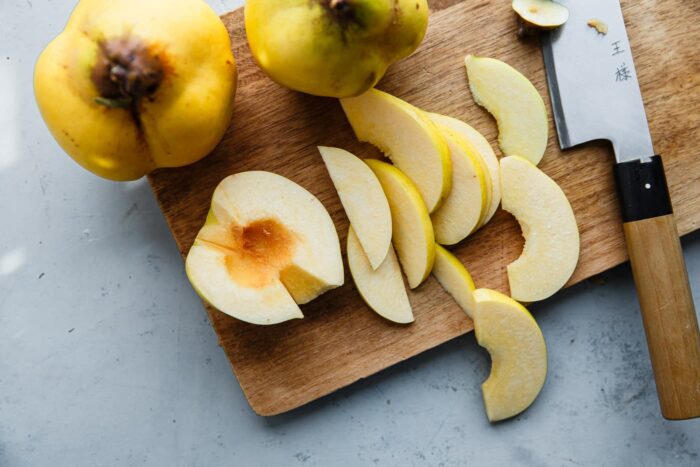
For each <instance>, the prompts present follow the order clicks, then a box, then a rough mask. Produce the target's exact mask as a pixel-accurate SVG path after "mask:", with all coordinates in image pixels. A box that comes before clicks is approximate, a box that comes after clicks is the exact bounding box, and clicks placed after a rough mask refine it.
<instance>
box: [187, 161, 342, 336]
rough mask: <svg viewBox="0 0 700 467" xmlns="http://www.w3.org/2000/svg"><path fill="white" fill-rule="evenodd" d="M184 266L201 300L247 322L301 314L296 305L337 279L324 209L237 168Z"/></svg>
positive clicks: (334, 244) (337, 258)
mask: <svg viewBox="0 0 700 467" xmlns="http://www.w3.org/2000/svg"><path fill="white" fill-rule="evenodd" d="M186 270H187V276H188V277H189V279H190V282H191V283H192V286H193V287H194V289H195V290H196V291H197V293H198V294H199V295H200V296H201V297H202V298H203V299H204V300H205V301H207V302H208V303H210V304H211V305H212V306H213V307H215V308H217V309H219V310H221V311H223V312H224V313H226V314H228V315H231V316H233V317H235V318H238V319H240V320H242V321H246V322H249V323H253V324H275V323H279V322H282V321H286V320H289V319H293V318H302V317H303V315H302V313H301V311H300V309H299V307H298V306H297V304H303V303H307V302H309V301H311V300H313V299H314V298H316V297H317V296H319V295H320V294H322V293H324V292H326V291H328V290H330V289H333V288H335V287H338V286H340V285H342V284H343V261H342V258H341V255H340V245H339V241H338V235H337V233H336V230H335V226H334V225H333V221H332V220H331V218H330V216H329V215H328V212H327V211H326V209H325V208H324V207H323V205H322V204H321V202H320V201H319V200H318V199H317V198H316V197H315V196H313V195H312V194H311V193H309V192H308V191H306V190H305V189H304V188H302V187H301V186H299V185H297V184H296V183H294V182H292V181H291V180H288V179H286V178H284V177H282V176H279V175H276V174H273V173H270V172H256V171H255V172H242V173H239V174H236V175H231V176H229V177H226V178H225V179H224V180H223V181H222V182H221V183H220V184H219V186H217V188H216V190H214V195H213V198H212V204H211V209H210V211H209V215H208V216H207V221H206V223H205V224H204V227H202V229H201V230H200V231H199V234H198V235H197V238H196V239H195V241H194V245H193V246H192V248H191V249H190V251H189V253H188V255H187V261H186Z"/></svg>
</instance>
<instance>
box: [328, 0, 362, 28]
mask: <svg viewBox="0 0 700 467" xmlns="http://www.w3.org/2000/svg"><path fill="white" fill-rule="evenodd" d="M326 3H327V5H328V9H329V11H330V13H331V14H332V15H333V16H334V17H335V18H337V19H338V20H339V21H340V22H341V23H344V24H347V23H350V22H353V21H354V20H355V19H356V18H355V9H354V8H353V6H352V1H351V0H326Z"/></svg>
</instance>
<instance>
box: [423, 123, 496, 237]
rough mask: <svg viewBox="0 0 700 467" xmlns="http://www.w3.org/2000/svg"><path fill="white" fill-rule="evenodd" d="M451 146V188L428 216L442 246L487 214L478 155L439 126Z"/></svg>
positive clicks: (484, 189)
mask: <svg viewBox="0 0 700 467" xmlns="http://www.w3.org/2000/svg"><path fill="white" fill-rule="evenodd" d="M438 128H439V129H440V131H442V135H443V136H444V138H445V141H446V142H447V147H449V148H450V157H451V159H452V191H450V194H449V195H447V197H446V198H445V199H444V200H443V202H442V205H441V206H440V207H439V208H438V209H437V210H436V211H435V212H433V213H432V214H431V215H430V218H431V219H432V221H433V229H434V230H435V240H436V241H437V242H438V243H440V244H442V245H454V244H455V243H458V242H460V241H462V240H464V239H465V238H467V236H468V235H469V234H470V233H472V232H473V231H474V230H476V228H477V227H478V226H479V222H480V221H481V220H482V219H483V217H484V216H485V215H486V210H487V209H488V203H490V200H489V199H488V198H489V196H488V193H489V191H488V189H489V187H487V186H486V177H485V176H484V172H483V170H482V163H481V161H480V159H479V156H478V155H475V154H474V153H473V151H471V149H470V148H469V147H468V145H467V143H465V142H464V141H463V139H464V138H462V137H461V136H459V135H457V134H455V133H453V132H452V130H450V129H449V128H447V127H444V126H441V125H438Z"/></svg>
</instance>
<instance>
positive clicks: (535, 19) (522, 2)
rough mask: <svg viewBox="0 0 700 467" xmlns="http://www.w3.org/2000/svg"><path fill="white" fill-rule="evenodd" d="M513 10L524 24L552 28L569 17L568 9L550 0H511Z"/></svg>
mask: <svg viewBox="0 0 700 467" xmlns="http://www.w3.org/2000/svg"><path fill="white" fill-rule="evenodd" d="M512 5H513V10H514V11H515V12H516V13H517V14H518V16H520V19H522V20H523V21H524V22H525V23H526V24H528V25H530V26H534V27H536V28H540V29H554V28H558V27H559V26H561V25H562V24H564V23H566V21H567V20H568V19H569V9H568V8H566V7H565V6H564V5H561V4H559V3H556V2H553V1H552V0H513V4H512Z"/></svg>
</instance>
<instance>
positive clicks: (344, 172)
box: [318, 147, 392, 269]
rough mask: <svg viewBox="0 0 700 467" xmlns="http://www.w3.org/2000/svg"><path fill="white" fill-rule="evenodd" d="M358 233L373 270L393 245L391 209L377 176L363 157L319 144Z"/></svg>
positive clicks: (347, 212)
mask: <svg viewBox="0 0 700 467" xmlns="http://www.w3.org/2000/svg"><path fill="white" fill-rule="evenodd" d="M318 150H319V151H320V152H321V157H323V162H325V164H326V168H327V169H328V173H329V174H330V176H331V179H332V180H333V185H335V189H336V190H337V191H338V196H339V197H340V201H341V203H342V204H343V208H344V209H345V213H346V214H347V216H348V219H349V220H350V224H351V225H352V227H353V231H354V233H355V234H356V235H357V239H358V240H359V242H360V244H361V245H362V249H363V250H364V251H365V253H366V254H367V258H368V259H369V262H370V264H371V265H372V268H373V269H377V268H378V267H379V265H380V264H382V262H383V261H384V258H385V257H386V255H387V252H388V251H389V249H390V248H391V230H392V229H391V211H389V203H388V201H387V200H386V196H385V195H384V191H383V190H382V186H381V185H380V184H379V180H377V177H376V175H374V173H373V172H372V170H371V169H370V168H369V167H368V166H367V164H365V163H364V162H362V159H360V158H358V157H357V156H355V155H353V154H351V153H349V152H348V151H345V150H343V149H339V148H328V147H319V148H318Z"/></svg>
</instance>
